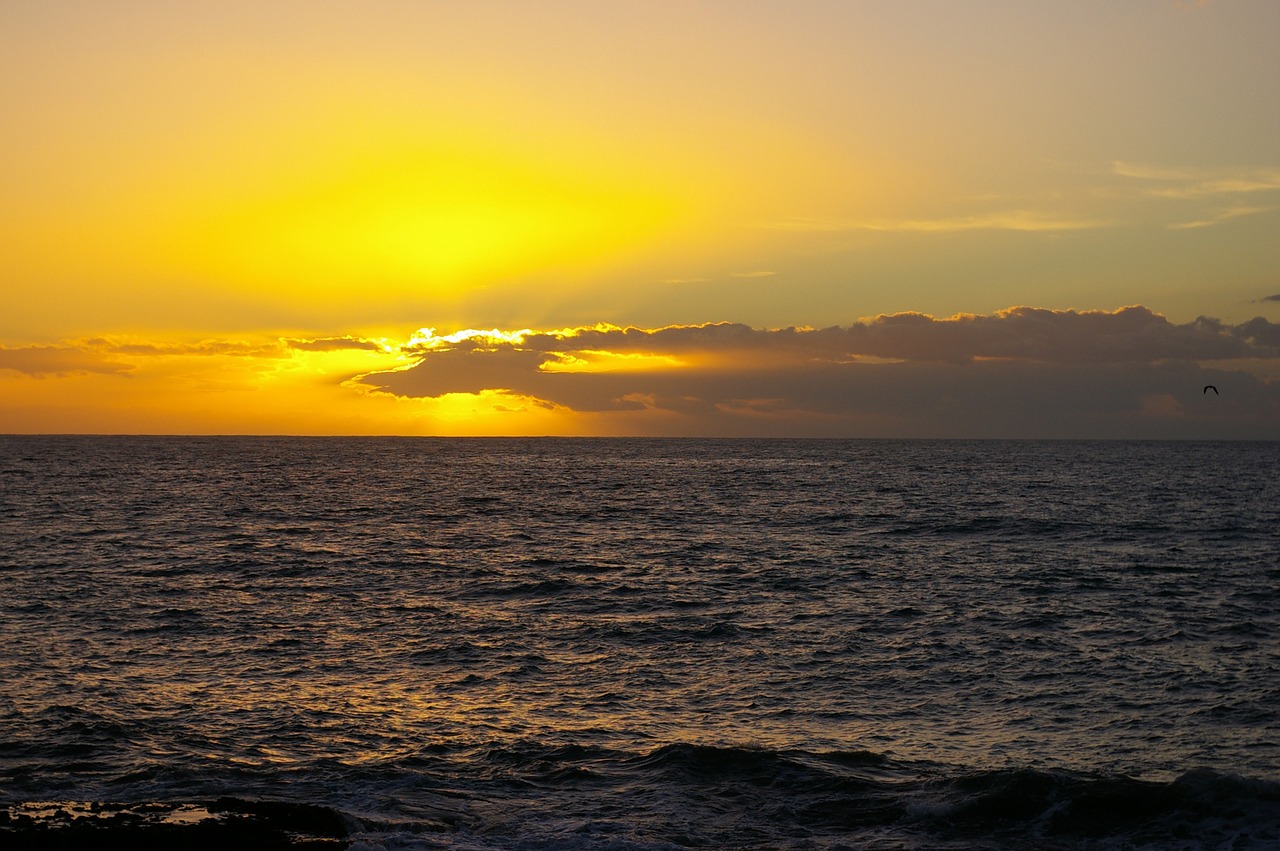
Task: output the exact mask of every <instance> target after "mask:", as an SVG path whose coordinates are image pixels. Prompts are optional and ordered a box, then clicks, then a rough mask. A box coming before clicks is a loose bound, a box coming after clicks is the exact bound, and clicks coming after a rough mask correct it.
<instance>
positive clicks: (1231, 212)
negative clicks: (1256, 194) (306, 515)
mask: <svg viewBox="0 0 1280 851" xmlns="http://www.w3.org/2000/svg"><path fill="white" fill-rule="evenodd" d="M1276 209H1277V208H1276V207H1249V206H1244V205H1241V206H1237V207H1227V208H1225V209H1220V210H1215V211H1213V212H1212V213H1210V214H1209V217H1208V218H1205V219H1195V220H1193V221H1189V222H1177V223H1175V224H1171V225H1169V227H1170V228H1172V229H1174V230H1191V229H1194V228H1207V227H1212V226H1213V225H1220V224H1222V223H1223V222H1228V221H1231V220H1232V219H1238V218H1241V217H1243V216H1254V215H1258V214H1259V213H1270V212H1273V211H1274V210H1276Z"/></svg>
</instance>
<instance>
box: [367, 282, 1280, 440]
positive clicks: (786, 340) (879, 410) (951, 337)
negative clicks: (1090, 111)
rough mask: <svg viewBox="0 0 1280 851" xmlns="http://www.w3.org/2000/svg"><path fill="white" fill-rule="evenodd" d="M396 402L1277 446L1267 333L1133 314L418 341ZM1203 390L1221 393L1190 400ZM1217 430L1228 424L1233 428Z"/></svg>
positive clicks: (713, 423)
mask: <svg viewBox="0 0 1280 851" xmlns="http://www.w3.org/2000/svg"><path fill="white" fill-rule="evenodd" d="M406 351H408V352H409V353H411V354H412V356H413V358H414V362H413V363H412V364H411V365H410V366H408V367H407V368H404V369H400V370H397V371H391V372H381V373H373V374H369V375H366V376H363V377H362V378H361V379H360V381H361V382H362V383H363V384H364V385H366V386H368V387H371V388H374V389H375V390H377V391H380V392H383V393H390V394H394V395H396V396H400V397H411V398H412V397H416V398H426V397H440V396H444V395H446V394H454V393H480V392H482V391H490V392H496V393H498V394H501V395H505V396H509V397H518V398H520V399H523V400H526V401H530V402H535V403H538V404H541V405H550V406H555V407H558V408H563V409H568V410H571V411H574V412H579V413H605V414H618V415H625V414H640V413H649V414H656V413H661V414H669V415H674V416H675V417H676V418H677V419H678V420H680V421H682V422H684V424H685V426H686V428H687V430H688V431H691V432H696V433H712V432H717V433H729V434H733V433H779V432H785V430H786V429H787V428H792V429H795V430H796V431H797V432H799V433H884V434H895V433H904V434H919V435H934V434H936V435H949V434H954V435H969V436H1018V435H1023V436H1100V437H1102V436H1130V435H1133V436H1137V435H1141V434H1150V435H1151V436H1176V435H1180V434H1182V433H1183V432H1184V431H1186V430H1187V427H1189V426H1190V425H1192V424H1194V423H1196V422H1203V421H1209V420H1216V421H1218V422H1219V423H1220V424H1221V423H1229V424H1231V425H1232V429H1234V431H1233V432H1232V433H1238V434H1240V435H1242V436H1243V435H1246V434H1247V435H1249V436H1267V435H1266V432H1267V430H1268V429H1274V436H1280V382H1276V381H1274V380H1268V379H1267V378H1266V377H1265V370H1264V371H1262V372H1258V371H1253V370H1247V369H1245V368H1242V366H1241V364H1247V363H1251V362H1252V363H1255V364H1261V363H1264V362H1270V361H1276V360H1277V359H1280V325H1276V324H1273V323H1271V322H1269V321H1267V320H1265V319H1262V318H1258V319H1254V320H1251V321H1249V322H1246V323H1243V324H1240V325H1227V324H1224V323H1222V322H1219V321H1217V320H1214V319H1208V318H1201V319H1197V320H1195V321H1194V322H1189V323H1185V324H1181V325H1178V324H1174V323H1171V322H1169V321H1168V320H1167V319H1165V318H1164V317H1163V316H1160V315H1158V314H1155V313H1153V312H1151V311H1150V310H1148V309H1146V308H1143V307H1128V308H1124V309H1121V310H1118V311H1114V312H1103V311H1085V312H1078V311H1071V310H1067V311H1055V310H1044V309H1039V308H1030V307H1016V308H1011V309H1009V310H1005V311H1001V312H999V313H997V314H994V315H961V316H955V317H951V318H947V319H938V318H934V317H931V316H927V315H924V314H918V313H901V314H894V315H885V316H877V317H875V318H873V319H867V320H863V321H860V322H857V323H854V324H853V325H849V326H842V327H832V328H824V329H798V328H785V329H780V330H760V329H754V328H750V327H748V326H745V325H737V324H710V325H694V326H672V327H667V328H659V329H639V328H617V327H611V326H597V327H586V328H572V329H562V330H558V331H554V332H536V331H522V332H515V333H499V332H478V331H475V332H462V333H459V334H454V335H450V336H448V337H440V336H436V335H434V334H425V335H423V336H422V337H421V338H419V339H418V340H416V341H415V342H414V343H413V345H411V346H410V347H408V348H407V349H406ZM1204 384H1215V385H1216V386H1218V387H1219V389H1220V391H1221V395H1220V396H1219V397H1218V398H1216V399H1213V400H1212V403H1211V404H1212V405H1213V406H1214V407H1210V406H1209V404H1210V403H1206V402H1205V397H1204V395H1203V385H1204ZM1232 429H1228V431H1231V430H1232Z"/></svg>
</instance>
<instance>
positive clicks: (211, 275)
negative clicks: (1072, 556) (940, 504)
mask: <svg viewBox="0 0 1280 851" xmlns="http://www.w3.org/2000/svg"><path fill="white" fill-rule="evenodd" d="M1277 33H1280V4H1277V3H1275V2H1273V0H1238V1H1237V2H1232V0H1201V2H1194V0H1132V1H1131V2H1123V3H1116V2H1114V0H1080V2H1073V3H1028V2H1022V0H1003V2H996V0H975V2H966V3H954V2H949V0H866V2H843V0H789V2H765V1H764V0H759V2H756V0H750V1H748V0H732V2H731V0H704V2H687V1H683V0H682V2H665V0H646V2H608V0H595V1H594V2H588V1H587V0H582V2H567V0H548V1H547V2H538V3H523V2H486V0H467V1H466V2H445V1H444V0H440V2H420V0H417V1H415V2H378V0H369V2H359V3H357V2H335V0H307V2H302V1H301V0H281V1H280V2H272V3H259V2H239V0H218V2H203V0H192V1H191V2H182V3H169V2H164V3H162V2H137V1H136V0H115V2H111V3H100V2H77V0H67V2H47V0H41V2H26V0H9V2H6V3H4V4H3V5H0V114H3V115H4V116H5V132H4V133H3V134H0V286H3V295H4V301H3V305H4V309H3V310H2V311H0V432H128V433H133V432H145V433H211V432H213V433H333V434H780V435H786V434H821V435H851V436H857V435H874V436H895V435H913V436H914V435H938V436H947V435H955V436H1076V437H1087V436H1098V437H1145V436H1151V437H1199V436H1203V437H1215V436H1221V437H1273V438H1280V328H1278V327H1277V324H1276V320H1277V319H1278V318H1280V50H1277V48H1276V43H1277V42H1276V39H1277ZM1206 384H1214V385H1215V386H1216V387H1218V389H1219V391H1220V393H1219V394H1217V395H1216V396H1215V395H1214V394H1205V393H1204V392H1203V386H1204V385H1206Z"/></svg>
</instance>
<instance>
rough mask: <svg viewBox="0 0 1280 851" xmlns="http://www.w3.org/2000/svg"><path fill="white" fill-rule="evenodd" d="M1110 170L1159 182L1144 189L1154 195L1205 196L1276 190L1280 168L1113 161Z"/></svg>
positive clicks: (1135, 177)
mask: <svg viewBox="0 0 1280 851" xmlns="http://www.w3.org/2000/svg"><path fill="white" fill-rule="evenodd" d="M1113 170H1114V172H1115V174H1117V175H1119V176H1120V177H1129V178H1134V179H1136V180H1142V181H1147V182H1150V183H1154V184H1159V185H1153V186H1150V187H1148V188H1147V189H1146V193H1147V194H1148V195H1151V196H1153V197H1156V198H1209V197H1216V196H1223V195H1240V194H1246V193H1253V192H1270V191H1273V190H1276V189H1280V169H1276V168H1251V169H1238V170H1235V171H1229V170H1223V169H1212V170H1211V169H1190V168H1169V167H1162V166H1154V165H1149V164H1145V163H1129V162H1116V163H1115V164H1114V167H1113Z"/></svg>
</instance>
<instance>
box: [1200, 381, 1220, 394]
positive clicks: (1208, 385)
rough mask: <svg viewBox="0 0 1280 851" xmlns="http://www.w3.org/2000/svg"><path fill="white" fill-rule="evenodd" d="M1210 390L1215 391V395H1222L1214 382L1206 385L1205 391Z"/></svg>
mask: <svg viewBox="0 0 1280 851" xmlns="http://www.w3.org/2000/svg"><path fill="white" fill-rule="evenodd" d="M1210 390H1212V391H1213V395H1215V396H1218V395H1220V394H1219V393H1218V388H1217V387H1214V386H1213V385H1212V384H1206V385H1205V386H1204V392H1205V393H1208V392H1209V391H1210Z"/></svg>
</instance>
